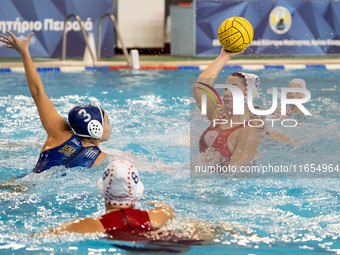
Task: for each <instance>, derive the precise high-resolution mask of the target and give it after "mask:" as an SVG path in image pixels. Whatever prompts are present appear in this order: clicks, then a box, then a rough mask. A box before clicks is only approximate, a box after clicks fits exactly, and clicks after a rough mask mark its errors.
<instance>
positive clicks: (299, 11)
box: [196, 0, 340, 56]
mask: <svg viewBox="0 0 340 255" xmlns="http://www.w3.org/2000/svg"><path fill="white" fill-rule="evenodd" d="M196 7H197V8H196V55H199V56H216V55H218V54H219V53H220V50H221V46H220V43H219V41H218V39H217V31H218V28H219V26H220V25H221V23H222V22H223V21H224V20H225V19H227V18H229V17H234V16H240V17H244V18H246V19H247V20H249V22H250V23H251V24H252V26H253V28H254V39H253V42H252V43H251V44H250V46H249V47H248V48H247V50H246V51H245V54H255V55H260V54H268V55H324V54H334V53H336V54H339V53H340V26H339V24H340V2H327V1H311V2H307V1H275V2H274V1H273V2H272V1H250V2H248V1H242V2H236V1H230V0H220V1H209V0H197V3H196Z"/></svg>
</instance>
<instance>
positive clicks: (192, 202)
mask: <svg viewBox="0 0 340 255" xmlns="http://www.w3.org/2000/svg"><path fill="white" fill-rule="evenodd" d="M234 71H237V70H228V69H226V70H224V72H223V74H222V75H225V76H226V75H228V74H230V73H232V72H234ZM256 73H257V74H258V75H259V76H260V78H261V92H262V93H263V95H262V96H261V98H260V101H262V103H263V102H264V103H267V101H268V100H267V97H266V94H267V92H269V91H268V90H269V89H270V88H271V87H273V86H277V87H281V86H286V84H287V82H288V81H289V80H290V79H291V78H295V77H301V78H305V79H306V81H307V86H308V89H309V90H310V91H311V94H312V99H311V101H310V102H309V103H308V104H307V105H306V107H307V108H308V109H309V110H310V111H311V112H312V114H313V115H312V116H311V117H308V118H307V119H305V120H299V125H298V127H297V128H295V129H285V128H282V127H278V129H277V131H279V132H282V133H284V134H285V135H287V136H289V137H291V138H292V139H294V141H296V142H295V143H293V144H282V143H277V142H262V143H261V144H260V146H259V156H258V160H257V162H256V163H257V164H261V163H262V164H269V163H271V164H286V163H297V164H310V163H316V164H323V163H326V164H331V163H332V164H340V160H339V158H340V157H339V156H340V149H339V148H340V129H339V126H340V124H339V120H340V110H339V109H340V108H339V106H340V91H339V84H338V80H339V78H340V74H339V72H338V71H326V70H322V69H309V70H294V71H283V70H275V69H274V70H260V71H256ZM199 74H200V72H199V71H198V70H197V71H196V70H186V71H184V70H183V71H171V70H169V71H142V70H141V71H133V70H123V71H104V70H103V71H89V72H83V73H55V72H48V73H41V77H42V80H43V82H44V85H45V90H46V93H47V94H48V95H49V96H50V98H51V100H52V102H53V103H54V105H55V107H56V108H57V110H58V112H59V113H61V114H62V115H63V116H65V117H66V116H67V113H68V111H69V109H71V108H72V107H73V106H74V105H76V104H85V103H94V104H98V105H100V106H101V107H102V108H104V109H105V110H106V111H107V112H108V115H109V116H110V117H109V119H110V123H111V126H112V133H111V137H110V141H108V142H106V143H103V145H102V149H103V150H104V151H108V152H109V153H111V154H115V155H116V157H124V158H127V159H129V160H131V161H133V162H134V163H135V165H137V166H138V167H139V168H140V169H141V170H140V171H141V178H142V180H143V182H144V186H145V193H144V196H143V198H142V200H141V201H140V202H139V203H138V207H140V208H142V209H148V208H150V207H149V206H148V205H146V204H145V203H144V202H145V201H147V200H153V199H156V200H161V201H164V202H165V203H167V204H169V205H171V206H172V207H173V208H174V210H175V212H176V213H177V216H176V218H175V219H174V220H173V221H172V222H171V223H170V224H169V225H168V226H166V229H172V230H176V231H177V232H178V233H179V235H180V236H183V237H187V236H195V237H197V236H200V235H201V236H209V241H207V242H206V243H204V244H203V245H202V244H201V245H193V246H188V245H180V244H175V243H167V244H164V243H163V244H162V245H161V246H160V245H159V244H158V245H157V244H153V245H150V244H149V245H145V244H133V243H128V242H127V243H126V242H118V241H113V240H106V239H105V238H102V237H98V236H91V235H90V236H84V235H65V236H60V237H45V238H32V237H29V236H28V234H32V233H36V232H41V231H44V230H47V229H49V228H52V227H55V226H57V225H60V224H61V223H64V222H66V221H70V220H72V219H74V218H79V217H98V216H100V215H101V214H103V213H104V205H103V203H102V199H101V198H100V197H99V195H98V193H97V187H96V181H95V180H97V179H98V177H99V176H101V174H102V171H103V167H102V166H99V167H95V168H92V169H81V168H75V169H68V170H66V169H63V168H62V167H59V168H58V167H57V168H56V169H52V170H50V171H47V172H45V173H43V174H40V175H37V176H35V177H31V178H29V179H28V180H24V181H21V182H20V184H21V185H25V186H26V187H27V188H28V190H27V191H26V192H12V191H10V190H0V230H1V231H0V253H1V254H12V253H17V254H21V253H22V254H52V253H54V254H65V253H67V254H84V253H88V254H109V253H120V254H127V253H130V252H131V251H129V249H128V248H129V247H130V248H131V247H134V249H137V251H139V252H141V251H143V250H142V249H146V251H144V254H146V253H148V252H150V251H154V252H155V251H156V253H157V251H158V253H160V250H159V249H160V247H162V249H161V250H162V251H165V250H166V251H169V252H170V251H172V252H183V253H187V254H328V253H329V254H336V253H338V254H339V253H340V242H339V238H340V211H339V208H340V207H339V198H340V197H339V191H340V183H339V179H337V178H332V179H330V178H329V179H325V178H323V179H301V178H300V179H292V178H290V179H288V178H285V179H269V178H257V179H226V178H214V179H207V178H190V171H189V166H190V147H189V142H190V134H189V130H190V105H191V104H194V100H193V99H192V98H191V96H190V84H191V83H192V80H193V79H195V78H197V77H198V76H199ZM0 77H1V86H0V114H1V119H0V130H1V133H0V176H1V178H0V180H8V179H10V178H11V177H14V176H17V175H20V174H23V173H28V172H30V171H31V170H32V168H33V167H34V165H35V163H36V161H37V158H38V155H39V152H40V149H41V147H42V145H43V142H44V141H45V138H46V134H45V132H44V130H43V128H42V126H41V124H40V121H39V116H38V113H37V110H36V107H35V105H34V102H33V100H32V99H31V97H30V94H29V91H28V88H27V85H26V80H25V75H24V74H21V73H19V74H18V73H1V74H0ZM205 127H206V123H204V121H202V127H201V128H202V129H203V130H204V128H205ZM199 131H200V130H199ZM117 155H118V156H117ZM160 169H165V170H160ZM64 172H66V176H64V177H61V174H62V173H64ZM153 254H155V253H153Z"/></svg>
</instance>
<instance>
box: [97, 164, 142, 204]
mask: <svg viewBox="0 0 340 255" xmlns="http://www.w3.org/2000/svg"><path fill="white" fill-rule="evenodd" d="M98 190H99V194H100V195H101V196H102V197H103V198H105V202H106V203H109V204H111V205H116V206H131V205H134V204H135V203H136V202H137V201H138V200H139V199H140V198H141V197H142V195H143V191H144V186H143V183H142V182H141V180H140V176H139V173H138V170H137V169H136V168H135V167H134V166H133V165H132V163H131V162H129V161H127V160H115V161H113V162H111V163H110V164H109V165H108V166H107V167H106V168H105V171H104V174H103V177H101V178H99V180H98Z"/></svg>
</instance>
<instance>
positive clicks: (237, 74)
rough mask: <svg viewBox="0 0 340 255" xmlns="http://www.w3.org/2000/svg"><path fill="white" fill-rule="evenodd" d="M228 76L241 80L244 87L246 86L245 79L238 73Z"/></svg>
mask: <svg viewBox="0 0 340 255" xmlns="http://www.w3.org/2000/svg"><path fill="white" fill-rule="evenodd" d="M230 76H234V77H238V78H242V81H243V85H244V87H246V86H247V84H246V79H245V78H244V76H243V74H241V73H239V72H235V73H232V74H231V75H230ZM224 90H228V89H224Z"/></svg>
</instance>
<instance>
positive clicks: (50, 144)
mask: <svg viewBox="0 0 340 255" xmlns="http://www.w3.org/2000/svg"><path fill="white" fill-rule="evenodd" d="M7 33H8V34H9V36H6V35H2V34H0V41H1V42H3V43H5V44H6V46H7V47H8V48H13V49H15V50H16V51H17V52H19V54H20V55H21V57H22V61H23V64H24V68H25V73H26V79H27V83H28V87H29V90H30V92H31V95H32V98H33V99H34V102H35V104H36V106H37V108H38V112H39V116H40V120H41V123H42V125H43V127H44V129H45V131H46V133H47V139H46V141H45V144H44V146H43V148H42V150H41V153H40V156H39V159H38V163H37V164H36V166H35V168H34V169H33V172H34V173H41V172H43V171H45V170H47V169H49V168H51V167H54V166H60V165H63V166H66V167H76V166H82V167H87V168H88V167H92V166H97V165H99V164H100V163H101V162H102V161H103V160H104V158H105V157H106V156H107V154H106V153H104V152H102V151H101V150H100V149H99V143H100V142H103V141H107V140H108V139H109V136H110V132H111V127H110V124H109V121H108V116H107V114H106V112H105V111H104V110H102V109H101V108H99V107H98V106H95V105H78V106H75V107H73V108H72V109H71V111H70V112H69V122H67V121H66V120H65V119H64V118H63V117H62V116H61V115H60V114H59V113H58V112H57V110H56V109H55V107H54V105H53V104H52V102H51V100H50V99H49V98H48V97H47V95H46V94H45V91H44V86H43V83H42V81H41V79H40V76H39V74H38V72H37V70H36V68H35V66H34V63H33V61H32V58H31V55H30V53H29V50H28V48H29V41H30V39H31V37H32V36H33V33H30V34H29V35H28V36H27V38H26V39H23V40H20V39H19V38H17V37H16V36H15V35H13V34H12V33H11V32H9V31H7Z"/></svg>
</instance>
